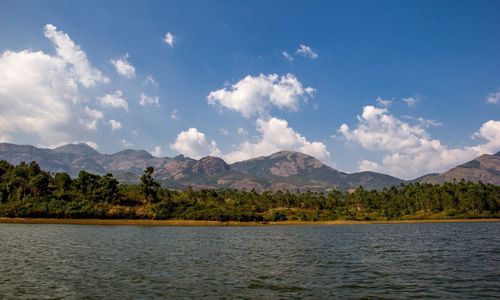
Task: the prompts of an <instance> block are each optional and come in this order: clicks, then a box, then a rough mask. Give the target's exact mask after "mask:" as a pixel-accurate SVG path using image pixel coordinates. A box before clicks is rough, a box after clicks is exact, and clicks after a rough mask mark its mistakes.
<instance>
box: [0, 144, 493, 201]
mask: <svg viewBox="0 0 500 300" xmlns="http://www.w3.org/2000/svg"><path fill="white" fill-rule="evenodd" d="M0 160H6V161H8V162H10V163H12V164H18V163H20V162H22V161H25V162H30V161H33V160H35V161H37V162H38V163H39V164H40V166H41V167H42V168H43V169H45V170H48V171H51V172H67V173H69V174H70V175H71V176H78V172H80V170H86V171H89V172H94V173H99V174H104V173H112V174H113V175H114V176H115V177H116V178H117V179H118V180H119V181H120V182H123V183H134V182H138V181H139V178H140V176H141V175H142V173H143V171H144V169H145V168H146V167H147V166H152V167H154V169H155V173H154V176H155V178H156V179H157V180H159V181H161V182H162V183H163V184H164V185H165V186H168V187H172V188H187V187H188V186H192V187H193V188H232V189H245V190H252V189H254V190H256V191H258V192H260V191H263V190H270V191H278V190H282V191H284V190H288V191H292V192H295V191H307V190H313V191H325V190H328V189H332V188H336V189H341V190H349V189H353V188H357V187H359V186H363V187H364V188H366V189H382V188H384V187H389V186H392V185H398V184H400V183H405V182H406V181H404V180H402V179H399V178H395V177H392V176H389V175H385V174H379V173H375V172H360V173H352V174H348V173H344V172H340V171H338V170H335V169H334V168H331V167H329V166H327V165H325V164H323V163H321V162H320V161H319V160H317V159H315V158H314V157H312V156H309V155H306V154H304V153H299V152H292V151H280V152H277V153H274V154H272V155H270V156H262V157H257V158H253V159H249V160H246V161H242V162H237V163H234V164H231V165H229V164H227V163H226V162H225V161H224V160H223V159H221V158H218V157H212V156H207V157H204V158H201V159H200V160H195V159H192V158H189V157H185V156H183V155H179V156H176V157H173V158H171V157H161V158H158V157H154V156H152V155H151V154H149V153H148V152H146V151H142V150H124V151H120V152H118V153H115V154H101V153H99V152H98V151H96V150H95V149H93V148H91V147H90V146H88V145H86V144H70V145H65V146H61V147H59V148H56V149H43V148H36V147H33V146H29V145H14V144H7V143H0ZM499 160H500V156H499V153H497V154H496V155H483V156H481V157H479V158H477V159H476V160H473V161H471V162H469V163H467V164H464V165H462V166H458V167H457V168H454V169H452V170H450V171H448V172H445V173H443V174H440V175H434V174H433V175H428V176H423V177H422V178H420V179H418V181H419V182H420V181H422V182H430V183H440V182H443V181H449V180H452V179H454V178H465V179H467V180H473V181H477V180H482V181H483V182H491V183H495V184H500V181H499V178H500V171H499ZM412 182H415V181H412Z"/></svg>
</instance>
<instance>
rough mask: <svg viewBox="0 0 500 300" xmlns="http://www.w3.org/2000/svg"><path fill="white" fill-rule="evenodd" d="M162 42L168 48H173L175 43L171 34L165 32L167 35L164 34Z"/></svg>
mask: <svg viewBox="0 0 500 300" xmlns="http://www.w3.org/2000/svg"><path fill="white" fill-rule="evenodd" d="M163 41H164V42H165V44H167V45H169V46H170V47H173V46H174V42H175V37H174V35H173V34H172V33H170V32H167V34H165V37H164V38H163Z"/></svg>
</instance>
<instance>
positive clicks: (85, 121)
mask: <svg viewBox="0 0 500 300" xmlns="http://www.w3.org/2000/svg"><path fill="white" fill-rule="evenodd" d="M103 117H104V114H103V113H102V112H101V111H98V110H95V109H91V108H89V107H88V106H85V108H84V109H83V113H82V114H81V115H80V117H79V119H78V122H79V123H80V124H82V125H84V126H85V127H86V128H87V129H90V130H94V131H95V130H96V129H97V121H99V120H100V119H102V118H103Z"/></svg>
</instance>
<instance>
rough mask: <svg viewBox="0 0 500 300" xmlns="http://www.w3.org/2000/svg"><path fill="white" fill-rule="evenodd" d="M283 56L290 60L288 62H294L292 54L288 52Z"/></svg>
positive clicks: (283, 53) (284, 52)
mask: <svg viewBox="0 0 500 300" xmlns="http://www.w3.org/2000/svg"><path fill="white" fill-rule="evenodd" d="M281 54H282V55H283V57H284V58H285V59H286V60H288V61H292V60H293V56H291V55H290V54H288V52H286V51H283V52H281Z"/></svg>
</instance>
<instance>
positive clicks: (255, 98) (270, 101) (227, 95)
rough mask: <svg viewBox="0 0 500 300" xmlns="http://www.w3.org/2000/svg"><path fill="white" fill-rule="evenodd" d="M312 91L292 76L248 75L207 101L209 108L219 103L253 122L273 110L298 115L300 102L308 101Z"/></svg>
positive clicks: (215, 93)
mask: <svg viewBox="0 0 500 300" xmlns="http://www.w3.org/2000/svg"><path fill="white" fill-rule="evenodd" d="M313 90H314V89H312V90H311V89H310V88H304V87H303V85H302V83H300V81H299V80H298V79H297V78H296V77H295V76H294V75H293V74H286V75H284V76H278V75H276V74H270V75H264V74H260V75H259V76H256V77H253V76H250V75H248V76H246V77H245V78H243V79H242V80H240V81H238V82H237V83H236V84H234V85H233V86H231V87H230V88H228V89H226V88H224V89H220V90H216V91H212V92H210V94H209V95H208V96H207V99H208V103H209V104H217V103H218V104H220V105H222V106H223V107H226V108H228V109H230V110H234V111H237V112H239V113H241V114H242V115H243V116H244V117H245V118H250V117H251V116H254V115H259V116H260V115H265V114H267V113H268V110H269V109H270V107H271V106H276V107H278V108H280V109H288V110H292V111H296V110H297V109H298V106H299V102H300V100H305V99H307V96H310V94H311V93H312V92H313Z"/></svg>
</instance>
